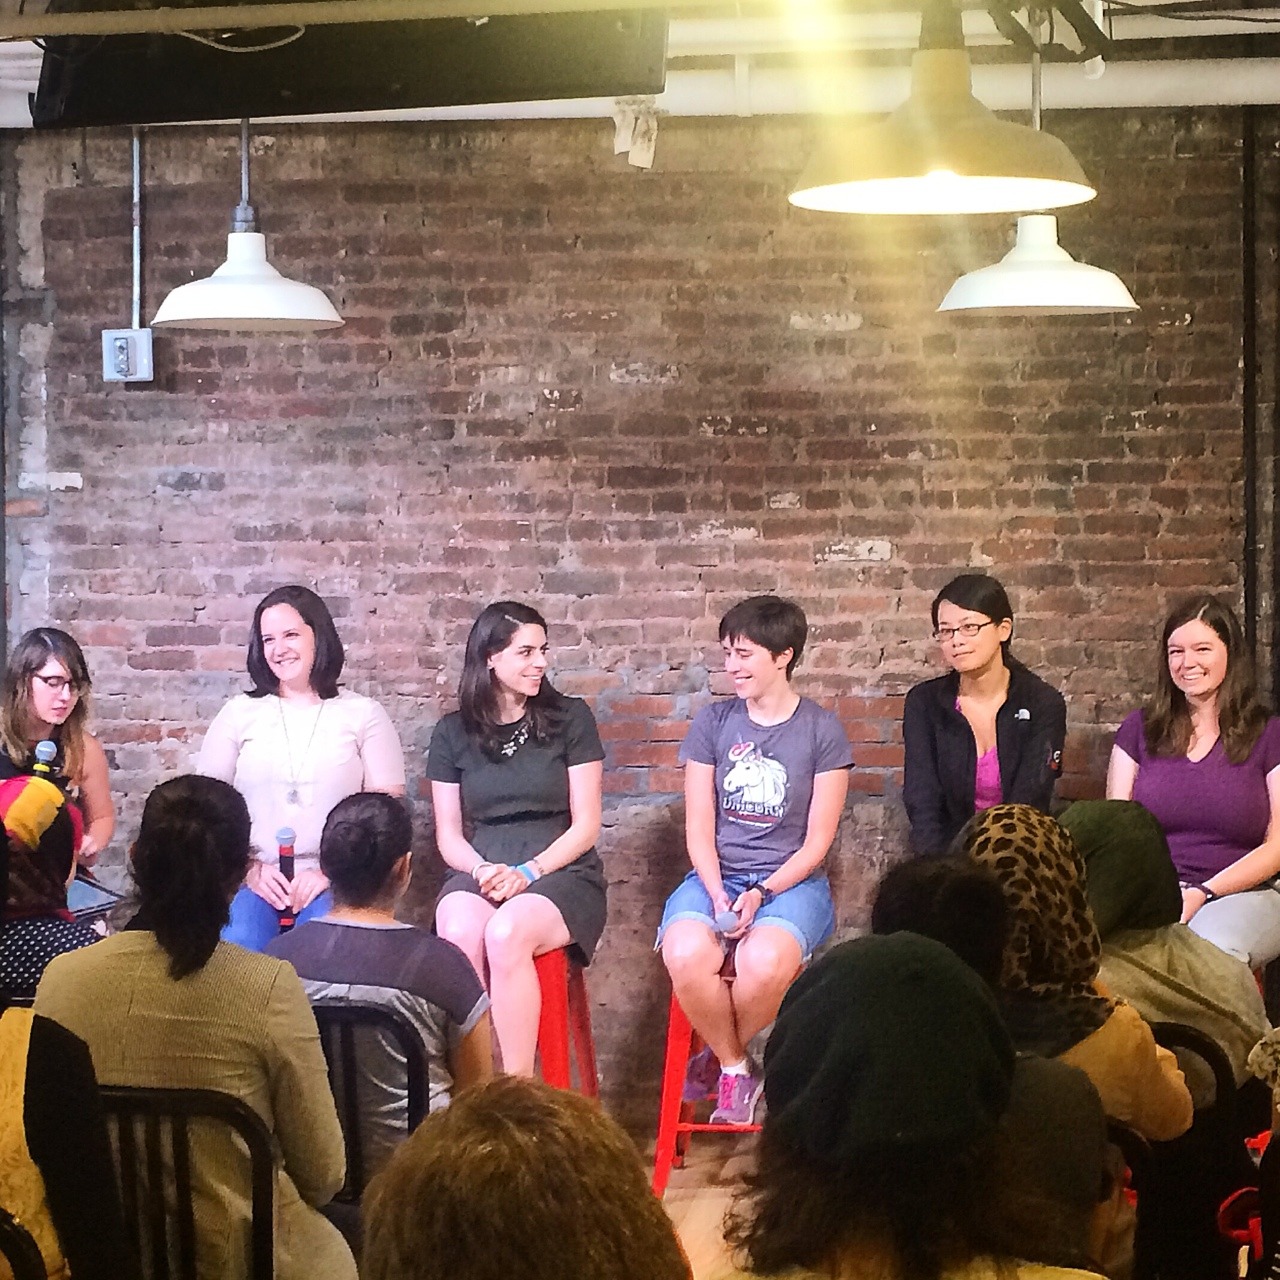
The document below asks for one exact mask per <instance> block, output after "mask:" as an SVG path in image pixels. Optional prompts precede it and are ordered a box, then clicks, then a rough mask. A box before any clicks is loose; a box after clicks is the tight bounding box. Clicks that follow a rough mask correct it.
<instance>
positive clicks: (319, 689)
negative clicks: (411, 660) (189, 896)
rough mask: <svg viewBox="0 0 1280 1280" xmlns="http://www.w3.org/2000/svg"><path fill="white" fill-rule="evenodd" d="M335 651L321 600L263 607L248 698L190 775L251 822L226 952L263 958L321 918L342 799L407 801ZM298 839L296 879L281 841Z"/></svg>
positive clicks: (269, 598)
mask: <svg viewBox="0 0 1280 1280" xmlns="http://www.w3.org/2000/svg"><path fill="white" fill-rule="evenodd" d="M344 656H345V655H344V653H343V649H342V641H341V640H339V639H338V632H337V629H336V628H335V627H334V625H333V618H332V616H331V615H330V613H329V610H328V608H327V607H326V605H325V603H324V601H323V600H321V599H320V597H319V596H318V595H316V593H315V592H314V591H310V590H308V589H307V588H306V587H300V586H287V587H277V588H276V589H275V590H274V591H272V592H270V593H268V594H267V595H266V596H264V597H263V599H262V600H261V601H259V603H258V607H257V609H256V610H255V611H254V615H253V628H252V630H251V632H250V635H249V654H248V661H247V666H248V670H249V678H250V679H251V680H252V681H253V688H252V689H251V690H250V691H249V692H248V693H242V694H238V695H237V696H236V697H234V698H232V699H231V701H230V702H228V703H227V704H226V706H224V707H223V708H222V710H221V711H219V712H218V714H217V716H216V717H215V718H214V721H213V723H212V724H211V725H210V726H209V732H208V733H207V734H206V735H205V739H204V744H203V745H202V746H201V748H200V755H199V758H198V760H197V761H196V772H197V773H203V774H207V775H208V776H210V777H214V778H221V779H222V780H223V781H224V782H230V783H231V784H232V785H233V786H235V788H236V789H237V790H238V791H239V792H240V794H241V795H243V796H244V798H245V801H246V803H247V804H248V806H249V814H250V817H251V818H252V821H253V834H252V840H253V846H254V862H253V864H252V866H251V867H250V868H249V874H248V876H247V877H246V878H245V882H244V884H243V885H242V886H241V888H240V891H239V893H237V894H236V896H235V899H234V901H233V902H232V904H231V921H230V923H229V924H228V925H227V927H226V929H225V930H224V931H223V934H222V936H223V938H224V940H225V941H227V942H238V943H239V944H240V945H241V946H244V947H248V948H249V949H250V950H253V951H260V950H261V949H262V948H263V947H265V946H266V944H267V943H268V942H270V941H271V939H272V938H274V937H275V936H276V935H277V934H278V933H279V930H280V918H281V915H282V914H287V915H293V916H295V917H296V919H297V921H298V923H302V922H303V921H305V920H310V919H312V918H313V917H315V916H320V915H324V914H325V913H326V912H327V911H328V910H329V907H330V905H331V897H330V894H329V892H328V888H329V882H328V880H327V879H326V878H325V876H324V874H323V872H321V870H320V864H319V851H320V833H321V831H323V829H324V821H325V818H327V817H328V816H329V811H330V810H331V809H332V808H333V806H334V805H335V804H337V803H338V801H339V800H344V799H346V797H347V796H349V795H354V794H355V793H356V792H357V791H384V792H386V793H387V794H389V795H394V796H403V795H404V753H403V752H402V751H401V749H400V739H399V737H398V735H397V734H396V731H395V728H394V727H393V726H392V724H391V720H390V718H389V717H388V715H387V713H386V712H385V711H384V710H383V709H382V708H381V707H380V706H379V705H378V704H377V703H376V702H374V701H373V700H372V699H371V698H366V697H363V696H362V695H360V694H358V693H351V692H350V691H348V690H345V689H344V690H339V688H338V676H339V675H340V674H341V672H342V664H343V661H344ZM283 827H288V828H289V829H291V830H292V831H293V832H294V854H295V860H294V875H293V880H292V881H290V880H288V879H287V878H286V877H285V875H284V874H282V872H281V870H280V865H279V855H278V847H279V846H278V842H277V839H276V833H277V832H278V831H279V830H280V829H281V828H283Z"/></svg>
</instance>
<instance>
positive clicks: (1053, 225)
mask: <svg viewBox="0 0 1280 1280" xmlns="http://www.w3.org/2000/svg"><path fill="white" fill-rule="evenodd" d="M1032 39H1033V41H1035V48H1034V52H1033V53H1032V56H1031V126H1032V128H1033V129H1034V130H1036V131H1037V132H1038V131H1039V129H1040V114H1041V100H1040V88H1041V85H1040V43H1039V28H1038V27H1037V26H1036V25H1035V24H1034V23H1033V24H1032ZM938 310H939V311H980V312H982V313H983V314H984V315H990V316H1087V315H1100V314H1103V313H1105V312H1109V311H1137V310H1138V304H1137V303H1136V302H1134V300H1133V294H1131V293H1130V292H1129V290H1128V289H1126V288H1125V286H1124V282H1123V281H1122V280H1121V279H1120V277H1119V276H1117V275H1113V274H1112V273H1111V272H1110V271H1103V270H1102V268H1101V267H1091V266H1089V265H1088V264H1087V263H1084V262H1077V261H1076V260H1075V259H1074V258H1073V257H1072V256H1071V255H1070V254H1069V253H1068V252H1067V251H1066V250H1065V249H1064V248H1062V246H1061V245H1059V244H1058V219H1057V218H1055V217H1054V216H1053V214H1050V213H1033V214H1024V215H1023V216H1022V217H1021V218H1019V219H1018V230H1017V234H1016V236H1015V238H1014V245H1013V248H1012V249H1010V250H1009V252H1008V253H1006V254H1005V256H1004V257H1003V258H1002V259H1001V260H1000V261H999V262H997V263H996V264H995V265H994V266H991V267H982V268H981V269H980V270H978V271H970V272H969V273H968V274H967V275H963V276H961V277H960V279H959V280H957V281H956V282H955V284H953V285H952V286H951V288H950V289H949V290H948V291H947V296H946V297H945V298H943V300H942V305H941V306H940V307H939V308H938Z"/></svg>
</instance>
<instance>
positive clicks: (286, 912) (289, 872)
mask: <svg viewBox="0 0 1280 1280" xmlns="http://www.w3.org/2000/svg"><path fill="white" fill-rule="evenodd" d="M297 838H298V837H297V836H296V835H295V834H294V830H293V828H292V827H281V828H280V830H279V831H277V832H276V846H277V847H278V848H279V850H280V874H281V875H282V876H284V878H285V879H286V880H289V881H292V880H293V842H294V841H295V840H296V839H297ZM279 916H280V932H281V933H287V932H288V931H289V930H290V929H292V928H293V926H294V925H295V924H296V923H297V921H296V918H295V916H294V914H293V903H289V904H288V906H284V907H281V908H280V911H279Z"/></svg>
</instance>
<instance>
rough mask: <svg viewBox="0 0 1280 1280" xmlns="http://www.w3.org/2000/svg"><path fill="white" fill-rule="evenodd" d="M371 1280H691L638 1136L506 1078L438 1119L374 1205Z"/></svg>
mask: <svg viewBox="0 0 1280 1280" xmlns="http://www.w3.org/2000/svg"><path fill="white" fill-rule="evenodd" d="M364 1218H365V1227H364V1255H363V1258H362V1260H361V1267H360V1274H361V1276H362V1278H363V1280H464V1278H465V1280H690V1270H689V1263H688V1261H687V1259H686V1258H685V1256H684V1254H683V1252H682V1250H681V1248H680V1245H679V1243H678V1242H677V1240H676V1236H675V1232H674V1230H673V1228H672V1225H671V1221H670V1219H669V1218H668V1217H667V1215H666V1212H665V1210H664V1209H663V1208H662V1205H661V1204H660V1203H659V1202H658V1201H657V1200H656V1199H655V1198H654V1196H653V1193H652V1192H651V1191H650V1190H649V1186H648V1181H647V1178H646V1175H645V1171H644V1169H643V1168H642V1167H641V1164H640V1160H639V1157H638V1155H637V1153H636V1150H635V1147H634V1146H633V1145H632V1144H631V1140H630V1139H629V1138H628V1137H627V1135H626V1134H625V1133H623V1131H622V1130H621V1129H620V1128H619V1127H618V1126H617V1125H616V1124H615V1123H614V1122H613V1121H612V1120H610V1119H609V1118H608V1117H607V1116H606V1115H604V1113H603V1112H601V1111H600V1109H599V1108H598V1107H597V1106H596V1105H595V1104H594V1103H593V1102H590V1101H588V1100H587V1099H586V1098H582V1097H579V1096H578V1095H577V1094H574V1093H568V1092H565V1091H563V1090H556V1089H551V1088H548V1087H547V1086H546V1085H544V1084H540V1083H538V1082H536V1081H533V1080H525V1079H520V1078H518V1077H513V1076H504V1077H501V1078H499V1079H497V1080H493V1081H491V1082H490V1083H488V1084H485V1085H481V1086H479V1087H477V1088H474V1089H468V1090H467V1091H466V1092H465V1093H462V1094H460V1095H459V1096H458V1098H457V1099H456V1100H455V1101H454V1103H453V1104H452V1106H450V1107H448V1108H446V1109H445V1110H443V1111H437V1112H435V1113H433V1114H432V1115H430V1116H428V1117H427V1119H426V1120H425V1121H424V1122H423V1123H422V1125H421V1126H420V1127H419V1128H418V1130H417V1132H416V1133H414V1134H413V1135H412V1136H411V1137H410V1138H409V1140H408V1141H407V1142H405V1143H403V1144H402V1145H401V1146H400V1147H399V1149H398V1150H397V1151H396V1153H395V1155H394V1156H392V1158H391V1161H390V1162H389V1163H388V1165H387V1167H386V1168H385V1169H384V1170H383V1171H382V1173H381V1174H379V1175H378V1177H377V1178H375V1179H374V1181H373V1182H372V1183H371V1184H370V1186H369V1189H368V1191H367V1192H366V1194H365V1198H364Z"/></svg>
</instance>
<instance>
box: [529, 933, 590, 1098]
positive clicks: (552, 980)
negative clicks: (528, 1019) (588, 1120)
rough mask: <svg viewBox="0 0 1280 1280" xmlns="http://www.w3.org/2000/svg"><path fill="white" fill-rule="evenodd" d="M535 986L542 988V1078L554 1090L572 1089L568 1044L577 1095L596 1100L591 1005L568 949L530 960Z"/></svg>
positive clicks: (577, 965)
mask: <svg viewBox="0 0 1280 1280" xmlns="http://www.w3.org/2000/svg"><path fill="white" fill-rule="evenodd" d="M533 966H534V968H535V969H537V971H538V986H539V987H541V988H542V1012H541V1014H540V1015H539V1017H538V1057H539V1059H540V1061H541V1063H542V1078H543V1080H545V1081H546V1082H547V1084H549V1085H551V1086H553V1087H554V1088H556V1089H572V1088H573V1075H572V1070H571V1066H570V1062H569V1040H570V1036H571V1035H572V1037H573V1052H574V1056H575V1057H576V1058H577V1060H578V1092H579V1093H583V1094H585V1095H586V1096H587V1097H588V1098H598V1097H599V1096H600V1081H599V1078H598V1077H597V1075H596V1048H595V1043H594V1041H593V1040H592V1039H591V1005H590V1003H589V1002H588V1000H587V984H586V982H585V981H584V980H583V977H582V966H581V965H580V964H578V963H576V962H575V961H573V960H571V959H570V958H569V952H568V949H567V948H565V947H561V948H559V949H558V950H556V951H544V952H543V953H542V955H540V956H534V958H533Z"/></svg>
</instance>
